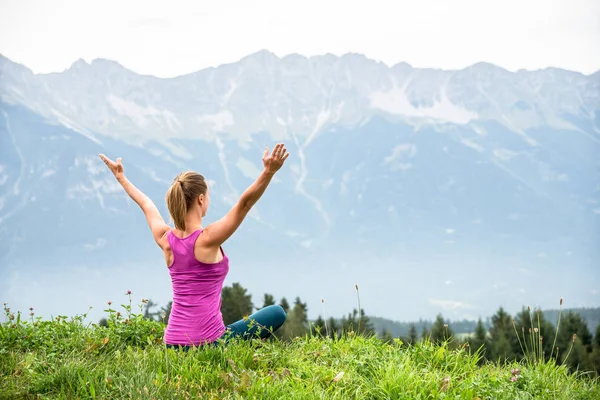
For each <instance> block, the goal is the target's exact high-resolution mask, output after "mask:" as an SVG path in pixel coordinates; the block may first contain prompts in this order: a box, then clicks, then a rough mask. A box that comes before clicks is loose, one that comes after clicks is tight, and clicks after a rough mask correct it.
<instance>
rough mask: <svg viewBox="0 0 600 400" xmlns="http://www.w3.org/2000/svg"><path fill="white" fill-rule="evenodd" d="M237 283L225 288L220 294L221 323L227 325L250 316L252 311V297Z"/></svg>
mask: <svg viewBox="0 0 600 400" xmlns="http://www.w3.org/2000/svg"><path fill="white" fill-rule="evenodd" d="M246 292H247V290H246V289H245V288H244V287H242V285H240V284H239V283H238V282H234V283H233V284H232V285H231V286H225V287H224V288H223V291H222V292H221V298H222V303H221V313H222V314H223V323H225V325H229V324H231V323H233V322H236V321H239V320H241V319H242V318H244V317H246V316H248V315H250V314H251V313H252V310H253V309H254V305H253V304H252V295H251V294H249V293H246Z"/></svg>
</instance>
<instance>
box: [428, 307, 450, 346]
mask: <svg viewBox="0 0 600 400" xmlns="http://www.w3.org/2000/svg"><path fill="white" fill-rule="evenodd" d="M451 336H452V330H451V329H450V327H449V326H448V324H447V323H445V322H444V317H443V316H442V314H438V315H437V317H436V318H435V322H434V323H433V326H432V327H431V341H432V342H434V343H437V344H440V343H442V342H444V341H446V340H448V339H449V338H450V337H451Z"/></svg>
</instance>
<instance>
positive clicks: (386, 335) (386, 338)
mask: <svg viewBox="0 0 600 400" xmlns="http://www.w3.org/2000/svg"><path fill="white" fill-rule="evenodd" d="M381 341H382V342H383V343H392V342H393V341H394V337H393V336H392V332H390V331H389V329H384V330H383V333H382V334H381Z"/></svg>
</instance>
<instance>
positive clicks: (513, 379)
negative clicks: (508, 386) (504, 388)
mask: <svg viewBox="0 0 600 400" xmlns="http://www.w3.org/2000/svg"><path fill="white" fill-rule="evenodd" d="M517 379H519V378H517V377H516V376H512V377H511V378H510V380H511V381H512V382H516V381H517Z"/></svg>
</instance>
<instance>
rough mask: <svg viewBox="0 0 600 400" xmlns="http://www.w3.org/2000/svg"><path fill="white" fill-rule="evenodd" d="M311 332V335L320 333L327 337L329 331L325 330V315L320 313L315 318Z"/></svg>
mask: <svg viewBox="0 0 600 400" xmlns="http://www.w3.org/2000/svg"><path fill="white" fill-rule="evenodd" d="M310 333H311V335H315V336H316V335H318V336H321V337H326V336H327V332H326V330H325V320H324V319H323V317H321V316H320V315H319V317H318V318H317V319H316V320H315V322H313V323H312V326H311V327H310Z"/></svg>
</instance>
